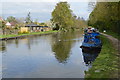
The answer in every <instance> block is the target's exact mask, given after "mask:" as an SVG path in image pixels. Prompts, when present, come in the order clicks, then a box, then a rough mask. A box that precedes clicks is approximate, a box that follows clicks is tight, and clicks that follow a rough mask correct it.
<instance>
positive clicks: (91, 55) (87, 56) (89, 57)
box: [82, 48, 101, 66]
mask: <svg viewBox="0 0 120 80" xmlns="http://www.w3.org/2000/svg"><path fill="white" fill-rule="evenodd" d="M100 51H101V49H90V48H82V53H83V58H84V62H85V64H86V66H88V65H91V64H92V62H93V61H94V60H95V59H96V57H97V56H98V54H99V53H100Z"/></svg>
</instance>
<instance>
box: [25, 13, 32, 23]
mask: <svg viewBox="0 0 120 80" xmlns="http://www.w3.org/2000/svg"><path fill="white" fill-rule="evenodd" d="M30 14H31V13H30V12H29V13H28V14H27V17H26V19H25V21H26V23H32V20H31V16H30Z"/></svg>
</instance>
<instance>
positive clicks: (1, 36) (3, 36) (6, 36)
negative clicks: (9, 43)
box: [0, 31, 58, 38]
mask: <svg viewBox="0 0 120 80" xmlns="http://www.w3.org/2000/svg"><path fill="white" fill-rule="evenodd" d="M54 32H58V31H45V32H32V33H26V34H18V35H17V34H10V35H0V38H10V37H18V36H25V35H37V34H46V33H54Z"/></svg>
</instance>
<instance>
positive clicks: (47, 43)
mask: <svg viewBox="0 0 120 80" xmlns="http://www.w3.org/2000/svg"><path fill="white" fill-rule="evenodd" d="M82 40H83V36H82V33H80V32H71V33H55V34H49V35H43V36H34V37H27V38H24V39H17V40H8V41H2V70H3V71H2V72H3V78H84V76H85V72H84V71H86V70H88V67H87V66H85V64H84V60H83V55H82V50H81V48H79V47H80V45H81V44H82Z"/></svg>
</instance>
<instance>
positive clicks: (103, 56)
mask: <svg viewBox="0 0 120 80" xmlns="http://www.w3.org/2000/svg"><path fill="white" fill-rule="evenodd" d="M101 40H102V42H103V46H102V50H101V52H100V54H99V56H98V57H97V58H96V60H95V62H94V63H93V66H92V68H90V69H89V71H87V72H85V74H86V75H85V78H86V80H87V79H91V80H96V78H108V79H109V78H117V77H118V70H119V66H118V65H119V61H118V58H119V55H118V52H117V51H116V50H115V49H114V48H113V46H112V44H111V42H110V40H109V39H107V38H106V37H105V36H103V35H101ZM96 70H97V71H99V72H96ZM105 80H106V79H105Z"/></svg>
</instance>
